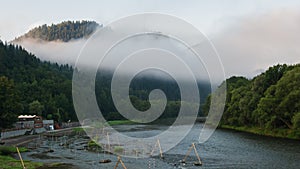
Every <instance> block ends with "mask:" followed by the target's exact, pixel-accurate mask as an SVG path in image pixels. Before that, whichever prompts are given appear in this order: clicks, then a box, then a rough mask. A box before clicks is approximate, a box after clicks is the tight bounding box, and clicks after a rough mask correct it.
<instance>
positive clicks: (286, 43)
mask: <svg viewBox="0 0 300 169" xmlns="http://www.w3.org/2000/svg"><path fill="white" fill-rule="evenodd" d="M231 23H232V22H231ZM107 31H113V30H110V29H108V30H107ZM104 33H105V31H104ZM86 41H87V40H86V39H81V40H74V41H70V42H68V43H65V42H57V41H55V42H42V41H38V40H35V39H23V41H22V42H18V44H20V45H22V46H23V47H25V48H26V49H27V50H28V51H30V52H32V53H34V54H35V55H36V56H37V57H39V58H40V59H42V60H49V61H52V62H58V63H61V64H66V63H68V64H71V65H74V64H75V63H76V59H77V57H78V55H79V53H80V50H81V48H82V47H83V46H84V44H85V43H86ZM162 42H164V41H162ZM212 42H213V44H214V45H215V46H216V49H217V51H218V53H219V54H220V58H221V60H222V62H223V65H224V69H225V73H226V76H227V77H230V76H233V75H241V76H246V77H249V78H252V77H253V76H255V75H258V74H259V73H261V72H263V71H264V70H266V69H267V68H268V67H269V66H272V65H275V64H278V63H287V64H295V63H300V47H299V46H298V45H299V44H300V12H299V11H291V10H287V9H285V10H283V9H281V10H275V11H271V12H269V13H265V14H263V15H260V16H257V15H256V16H248V17H244V18H240V19H239V20H237V21H236V22H235V24H233V25H231V26H229V27H228V28H227V29H226V30H224V31H223V32H222V33H220V34H218V35H216V36H215V38H213V39H212ZM135 43H137V42H136V41H133V42H130V41H129V42H128V43H127V44H125V47H126V45H127V46H128V45H133V44H135ZM95 48H97V46H96V47H95ZM91 53H93V52H91ZM121 54H122V53H120V52H119V53H118V52H116V53H115V55H116V56H119V55H121ZM149 57H151V56H149ZM182 57H185V56H182ZM186 58H188V57H186ZM91 60H92V62H93V60H95V61H96V60H98V61H99V58H98V56H97V55H96V53H95V56H91V57H90V60H89V61H88V62H89V63H91ZM88 62H87V63H88ZM113 62H114V60H111V61H109V62H108V63H110V65H114V66H116V65H115V64H117V63H113Z"/></svg>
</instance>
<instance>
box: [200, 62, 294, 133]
mask: <svg viewBox="0 0 300 169" xmlns="http://www.w3.org/2000/svg"><path fill="white" fill-rule="evenodd" d="M226 84H227V98H226V105H225V111H224V114H223V117H222V120H221V123H220V125H221V126H223V127H226V128H234V129H240V130H244V131H250V132H254V133H257V134H263V135H272V136H279V137H289V138H300V85H299V84H300V65H299V64H298V65H292V66H287V65H285V64H284V65H276V66H273V67H270V68H269V69H268V70H267V71H266V72H264V73H262V74H260V75H258V76H257V77H255V78H253V79H251V80H248V79H246V78H244V77H231V78H229V79H227V80H226ZM209 104H210V97H208V99H207V102H206V104H205V106H203V107H204V111H205V112H206V113H207V110H208V107H209Z"/></svg>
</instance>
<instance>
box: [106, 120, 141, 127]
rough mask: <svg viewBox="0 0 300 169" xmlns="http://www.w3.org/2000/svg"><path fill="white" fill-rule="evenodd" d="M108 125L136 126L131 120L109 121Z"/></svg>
mask: <svg viewBox="0 0 300 169" xmlns="http://www.w3.org/2000/svg"><path fill="white" fill-rule="evenodd" d="M108 124H109V125H110V126H114V125H126V124H127V125H129V124H136V123H135V122H133V121H130V120H114V121H108Z"/></svg>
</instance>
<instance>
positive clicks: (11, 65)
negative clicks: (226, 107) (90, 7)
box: [0, 41, 210, 128]
mask: <svg viewBox="0 0 300 169" xmlns="http://www.w3.org/2000/svg"><path fill="white" fill-rule="evenodd" d="M72 74H73V68H72V67H70V66H69V65H58V64H55V63H54V64H53V63H50V62H45V61H44V62H43V61H41V60H39V59H38V58H37V57H35V56H34V55H33V54H30V53H28V52H27V51H26V50H24V49H23V48H22V47H21V46H14V45H12V44H4V43H3V42H1V41H0V128H1V127H2V128H3V127H9V125H11V124H12V123H13V122H14V121H16V117H17V115H21V114H38V115H42V116H43V117H44V118H48V119H54V120H55V121H57V122H66V121H68V120H72V121H74V120H77V117H76V114H75V112H74V107H73V101H72ZM112 74H113V72H110V71H106V72H105V73H103V72H102V73H101V74H98V75H97V78H96V91H95V92H96V96H97V101H98V104H99V107H100V109H101V111H102V113H103V115H104V117H105V118H106V119H108V120H116V119H124V118H123V117H122V116H121V115H120V114H119V113H118V112H117V110H116V108H115V107H114V104H113V101H112V97H111V91H110V83H111V79H112ZM157 88H159V89H161V90H163V91H164V92H165V93H166V96H167V98H168V102H167V107H166V109H165V111H164V113H163V114H162V116H161V118H170V117H176V116H177V114H178V112H179V109H180V94H179V88H178V85H177V83H176V82H175V81H172V80H166V79H164V80H162V79H161V78H154V77H151V76H148V77H147V76H141V77H137V78H135V79H134V80H133V81H132V83H131V85H130V89H129V91H130V99H131V101H132V104H133V105H134V106H135V107H136V108H137V109H138V110H141V111H143V110H144V111H145V110H147V109H148V108H149V107H150V104H149V101H148V96H149V93H150V91H151V90H153V89H157ZM199 89H200V93H201V97H202V99H203V98H205V97H206V95H207V94H208V93H209V92H210V85H209V83H205V82H201V83H199ZM186 104H191V106H195V103H186ZM197 104H198V103H197Z"/></svg>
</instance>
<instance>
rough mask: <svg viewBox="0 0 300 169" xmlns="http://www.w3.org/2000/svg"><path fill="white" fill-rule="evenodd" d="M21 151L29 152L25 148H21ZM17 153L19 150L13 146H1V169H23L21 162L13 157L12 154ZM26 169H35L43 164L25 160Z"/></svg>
mask: <svg viewBox="0 0 300 169" xmlns="http://www.w3.org/2000/svg"><path fill="white" fill-rule="evenodd" d="M19 151H20V152H21V153H22V152H26V151H28V150H27V149H26V148H24V147H20V148H19ZM14 153H17V149H16V148H15V147H13V146H0V168H1V169H20V168H23V167H22V164H21V161H20V160H18V159H15V158H13V157H12V154H14ZM24 164H25V167H26V168H27V169H34V168H37V167H40V166H42V165H43V164H42V163H37V162H31V161H28V160H24Z"/></svg>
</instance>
